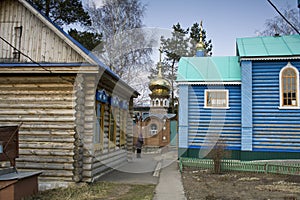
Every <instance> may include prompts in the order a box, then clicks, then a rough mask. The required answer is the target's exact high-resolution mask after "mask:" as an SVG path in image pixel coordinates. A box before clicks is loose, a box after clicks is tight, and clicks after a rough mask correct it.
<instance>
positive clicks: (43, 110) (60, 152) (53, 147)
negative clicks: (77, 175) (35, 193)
mask: <svg viewBox="0 0 300 200" xmlns="http://www.w3.org/2000/svg"><path fill="white" fill-rule="evenodd" d="M72 79H74V77H73V76H71V75H68V76H64V79H62V78H61V77H59V76H57V75H41V74H39V75H30V74H28V75H24V74H16V75H10V76H7V75H5V74H1V76H0V110H1V112H0V124H5V125H17V124H19V123H20V122H23V125H22V126H21V128H20V131H19V148H20V149H19V153H20V155H19V158H18V159H17V168H18V169H20V170H34V171H35V170H43V174H42V175H41V176H40V183H41V186H40V188H41V189H46V188H50V187H57V186H64V185H65V184H67V183H70V182H72V181H73V170H74V166H73V163H74V162H73V156H74V148H73V146H74V142H75V138H74V135H75V130H74V120H75V115H74V109H73V108H74V98H75V96H74V88H73V84H72V83H71V82H72V81H71V82H68V81H66V80H72Z"/></svg>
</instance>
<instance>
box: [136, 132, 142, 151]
mask: <svg viewBox="0 0 300 200" xmlns="http://www.w3.org/2000/svg"><path fill="white" fill-rule="evenodd" d="M143 144H144V139H143V136H142V135H141V134H140V135H139V137H138V139H137V141H136V144H135V147H136V148H137V149H141V148H142V146H143Z"/></svg>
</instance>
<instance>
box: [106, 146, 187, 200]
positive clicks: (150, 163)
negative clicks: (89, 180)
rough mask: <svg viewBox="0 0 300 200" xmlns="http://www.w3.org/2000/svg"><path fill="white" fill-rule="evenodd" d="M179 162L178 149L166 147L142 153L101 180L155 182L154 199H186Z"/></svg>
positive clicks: (134, 182)
mask: <svg viewBox="0 0 300 200" xmlns="http://www.w3.org/2000/svg"><path fill="white" fill-rule="evenodd" d="M177 162H178V161H177V150H176V149H167V148H166V149H163V150H162V152H161V153H156V154H142V158H140V159H138V158H134V159H133V160H132V161H130V162H128V163H126V164H125V165H123V166H122V167H120V168H118V169H116V170H113V171H112V172H110V173H108V174H106V175H104V176H102V177H101V178H100V180H101V181H111V182H122V183H132V184H155V185H156V189H155V196H154V198H153V200H170V199H172V200H186V198H185V195H184V191H183V186H182V181H181V175H180V172H179V169H178V163H177Z"/></svg>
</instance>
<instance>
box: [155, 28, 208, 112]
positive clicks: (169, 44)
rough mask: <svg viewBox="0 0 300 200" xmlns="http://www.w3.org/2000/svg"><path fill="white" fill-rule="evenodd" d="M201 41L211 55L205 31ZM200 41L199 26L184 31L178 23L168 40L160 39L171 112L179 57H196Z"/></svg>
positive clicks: (173, 104) (173, 109)
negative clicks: (169, 92) (169, 87)
mask: <svg viewBox="0 0 300 200" xmlns="http://www.w3.org/2000/svg"><path fill="white" fill-rule="evenodd" d="M202 37H203V38H202V39H203V42H204V45H205V48H206V55H208V56H211V55H212V42H211V40H208V41H207V40H206V31H205V30H204V29H203V30H202ZM199 40H200V25H199V24H198V23H194V24H193V25H192V27H191V29H189V28H187V29H184V28H182V27H181V25H180V24H179V23H177V24H176V25H173V31H172V36H171V37H170V38H165V37H161V46H162V49H163V52H164V53H165V58H164V61H163V67H164V68H165V69H164V71H163V72H164V74H165V78H167V79H168V80H169V81H170V83H171V99H170V107H171V112H174V111H175V103H176V97H175V89H176V88H175V86H176V83H175V80H176V77H177V74H176V72H177V69H178V62H179V60H180V58H181V57H192V56H195V55H196V44H197V42H199ZM155 74H157V70H153V71H152V74H151V75H150V77H154V76H155Z"/></svg>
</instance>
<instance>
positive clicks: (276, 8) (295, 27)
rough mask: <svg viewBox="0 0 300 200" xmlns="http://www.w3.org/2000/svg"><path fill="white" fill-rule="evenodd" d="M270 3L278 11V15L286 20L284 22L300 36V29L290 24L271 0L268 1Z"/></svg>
mask: <svg viewBox="0 0 300 200" xmlns="http://www.w3.org/2000/svg"><path fill="white" fill-rule="evenodd" d="M268 2H269V3H270V4H271V6H272V7H273V8H274V9H275V10H276V11H277V13H278V14H279V15H280V16H281V17H282V18H283V19H284V21H286V22H287V23H288V24H289V25H290V26H291V27H292V28H293V29H294V30H295V31H296V32H297V33H298V34H299V35H300V32H299V31H298V29H297V28H296V27H295V26H294V25H293V24H292V23H291V22H289V20H288V19H287V18H286V17H285V16H284V15H283V14H282V13H281V12H280V11H279V10H278V9H277V7H276V6H275V5H274V4H273V3H272V2H271V0H268Z"/></svg>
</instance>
